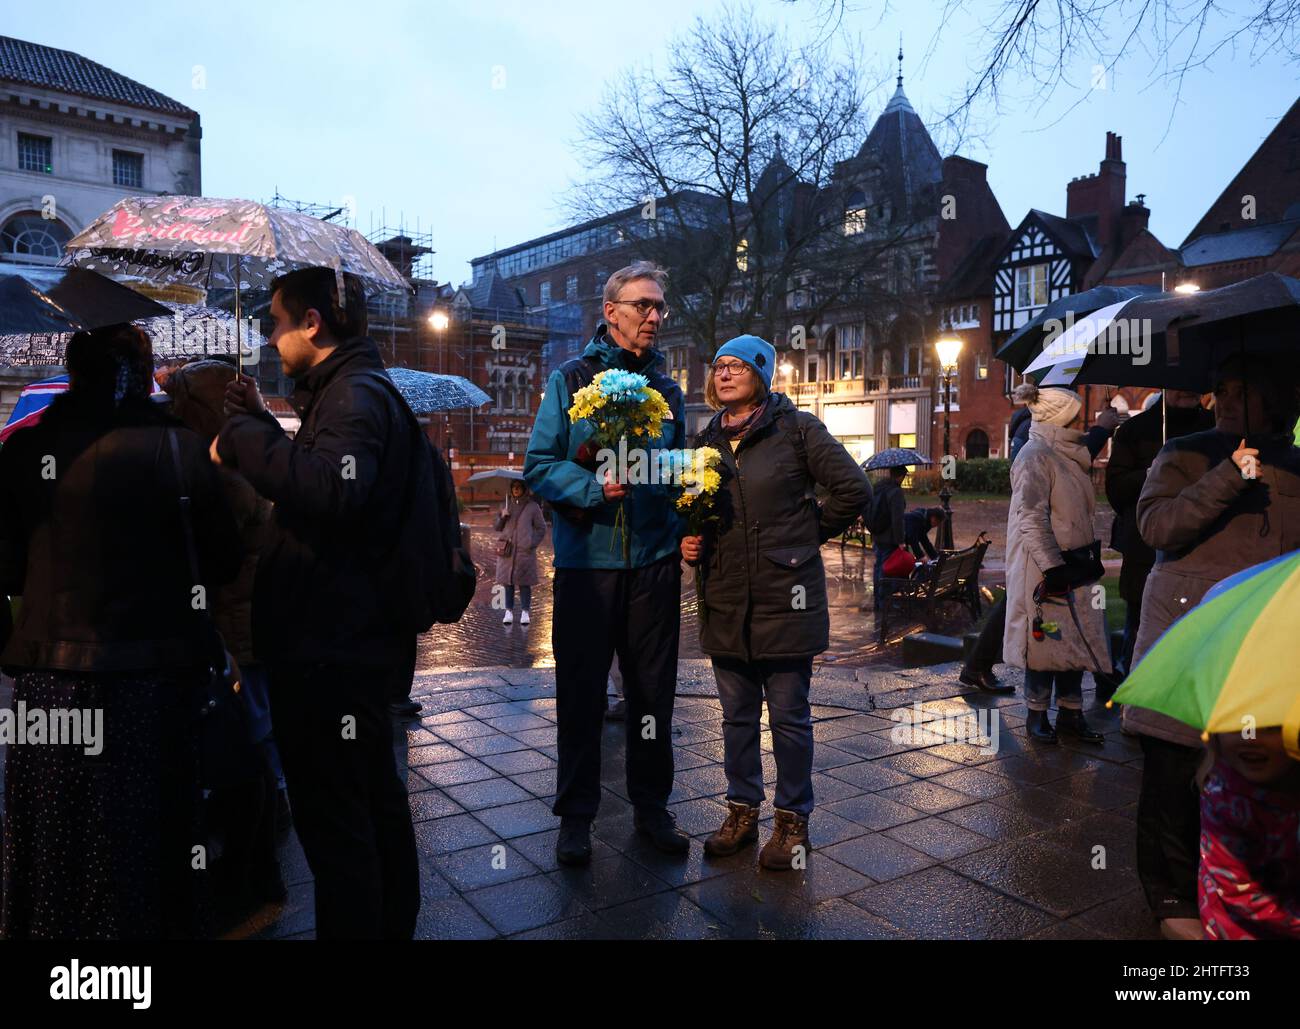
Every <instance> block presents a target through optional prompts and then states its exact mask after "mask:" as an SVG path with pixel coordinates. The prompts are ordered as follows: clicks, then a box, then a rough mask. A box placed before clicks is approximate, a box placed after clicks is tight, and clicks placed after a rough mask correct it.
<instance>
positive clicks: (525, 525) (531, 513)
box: [493, 479, 546, 625]
mask: <svg viewBox="0 0 1300 1029" xmlns="http://www.w3.org/2000/svg"><path fill="white" fill-rule="evenodd" d="M493 528H494V529H496V531H497V532H498V533H499V534H500V535H499V536H498V537H497V546H496V554H497V574H496V580H497V585H498V586H504V587H505V590H506V596H505V601H506V613H505V617H504V618H502V619H501V621H502V623H503V624H505V625H509V624H510V623H511V622H513V621H514V619H515V614H514V607H515V588H516V587H518V588H519V605H520V609H519V624H520V625H527V624H528V623H529V621H530V619H531V616H530V614H529V611H530V610H531V609H532V606H533V587H534V586H536V585H537V583H538V579H539V576H538V573H537V548H538V547H540V546H541V545H542V542H543V541H544V540H545V539H546V519H545V518H543V517H542V509H541V506H540V505H539V504H538V503H537V501H536V500H534V499H533V497H532V494H531V493H530V492H529V490H528V485H527V483H525V482H524V481H523V480H522V479H519V480H517V481H515V482H512V483H511V484H510V495H509V496H508V497H507V498H506V502H505V504H503V505H502V507H501V510H500V512H499V513H498V514H497V517H496V521H495V522H494V523H493Z"/></svg>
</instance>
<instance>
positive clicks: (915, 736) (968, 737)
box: [889, 700, 1002, 754]
mask: <svg viewBox="0 0 1300 1029" xmlns="http://www.w3.org/2000/svg"><path fill="white" fill-rule="evenodd" d="M889 717H890V718H892V719H893V720H894V721H895V722H898V723H899V724H898V725H896V726H894V727H893V728H892V729H890V730H889V739H890V740H891V741H892V742H894V743H897V744H900V745H901V746H905V747H929V746H932V745H933V744H934V742H935V737H942V738H943V739H945V740H946V741H947V742H949V743H969V744H972V745H975V746H978V747H979V748H980V753H981V754H996V753H997V752H998V739H999V738H1000V736H1001V725H1002V719H1001V716H1000V715H999V714H998V711H997V709H996V708H980V709H979V710H977V711H966V712H964V713H961V714H938V715H936V714H934V713H933V712H931V711H926V710H925V709H924V708H923V707H922V706H921V701H919V700H917V701H914V702H913V704H912V708H911V710H909V709H908V708H905V707H900V708H896V709H895V710H894V711H893V712H892V713H891V714H890V716H889Z"/></svg>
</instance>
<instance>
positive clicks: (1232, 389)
mask: <svg viewBox="0 0 1300 1029" xmlns="http://www.w3.org/2000/svg"><path fill="white" fill-rule="evenodd" d="M1298 415H1300V388H1298V387H1297V375H1296V372H1295V370H1294V366H1291V365H1288V364H1286V363H1283V362H1278V363H1276V364H1275V363H1272V362H1265V361H1261V360H1256V359H1254V358H1247V359H1246V360H1244V361H1242V360H1240V359H1235V358H1234V359H1233V360H1232V361H1229V362H1228V363H1226V364H1225V365H1224V366H1223V367H1222V368H1221V369H1220V370H1219V372H1218V374H1217V380H1216V384H1215V388H1214V420H1215V427H1214V428H1213V429H1212V430H1210V431H1208V432H1195V433H1192V434H1190V435H1187V436H1182V437H1180V438H1179V439H1175V440H1171V441H1170V442H1168V443H1166V444H1165V445H1164V446H1163V447H1162V448H1161V449H1160V453H1159V454H1158V455H1157V457H1156V459H1155V462H1154V463H1153V464H1152V465H1151V470H1150V472H1148V473H1147V478H1146V482H1145V484H1144V485H1143V487H1142V493H1141V495H1140V497H1139V498H1138V503H1137V528H1138V532H1140V533H1141V535H1142V539H1143V540H1145V541H1146V543H1147V544H1148V545H1149V546H1151V547H1153V548H1155V551H1156V564H1155V567H1154V568H1153V569H1152V571H1151V574H1150V575H1149V576H1147V581H1146V587H1145V588H1144V589H1143V591H1142V617H1141V622H1140V626H1139V629H1138V636H1137V642H1136V643H1135V644H1134V647H1133V665H1134V667H1135V668H1136V667H1137V666H1138V665H1139V664H1141V662H1142V658H1143V657H1144V656H1145V655H1146V653H1147V651H1148V650H1150V649H1151V648H1152V647H1153V646H1154V645H1155V643H1156V641H1157V640H1158V639H1159V638H1160V637H1161V635H1163V633H1164V632H1165V630H1166V629H1168V628H1169V626H1170V625H1172V624H1173V623H1174V622H1175V621H1177V620H1178V619H1179V618H1180V617H1182V615H1184V614H1185V613H1186V612H1188V611H1190V610H1191V609H1192V608H1194V607H1195V606H1196V605H1197V604H1198V603H1200V601H1201V598H1202V597H1203V596H1204V595H1205V593H1206V591H1208V590H1209V589H1210V587H1211V586H1213V585H1214V584H1215V583H1217V582H1219V581H1221V580H1223V579H1225V578H1227V577H1228V576H1230V575H1233V574H1234V573H1236V572H1239V571H1241V570H1242V569H1244V568H1249V567H1250V566H1251V565H1255V564H1260V563H1262V562H1264V561H1268V560H1271V559H1272V558H1275V557H1278V556H1280V555H1282V554H1287V553H1290V552H1291V551H1294V550H1296V549H1298V548H1300V448H1297V447H1296V446H1295V444H1294V441H1293V437H1292V429H1293V426H1294V425H1295V422H1296V417H1297V416H1298ZM1124 729H1125V731H1127V732H1129V733H1136V734H1138V735H1140V736H1141V742H1142V788H1141V792H1140V794H1139V796H1138V811H1137V833H1138V836H1137V871H1138V879H1139V880H1140V881H1141V883H1142V888H1143V891H1144V892H1145V894H1146V898H1147V903H1148V904H1149V905H1150V907H1151V910H1152V912H1153V913H1154V914H1155V915H1156V916H1157V917H1158V918H1160V919H1161V931H1162V932H1163V933H1164V935H1166V936H1170V937H1174V938H1180V937H1182V936H1184V935H1192V936H1195V935H1198V934H1199V932H1200V920H1199V913H1198V910H1197V897H1196V870H1197V865H1198V860H1199V848H1200V835H1201V823H1200V817H1201V816H1200V804H1199V802H1198V799H1197V789H1196V783H1195V779H1196V773H1197V768H1198V765H1199V764H1200V760H1201V754H1202V750H1201V746H1200V743H1201V740H1200V734H1199V733H1198V732H1197V731H1196V730H1195V729H1193V728H1191V727H1189V726H1187V725H1184V724H1183V723H1182V722H1179V721H1176V720H1174V719H1173V718H1170V717H1168V716H1166V715H1163V714H1161V713H1160V712H1158V711H1152V710H1149V709H1147V708H1140V707H1134V706H1132V705H1125V707H1124Z"/></svg>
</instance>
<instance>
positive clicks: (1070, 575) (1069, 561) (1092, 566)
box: [1061, 540, 1106, 590]
mask: <svg viewBox="0 0 1300 1029" xmlns="http://www.w3.org/2000/svg"><path fill="white" fill-rule="evenodd" d="M1061 562H1062V564H1064V565H1065V574H1066V581H1067V582H1069V584H1070V589H1072V590H1073V589H1078V587H1080V586H1091V585H1092V584H1093V583H1094V582H1100V581H1101V579H1102V578H1103V577H1104V576H1105V574H1106V566H1105V565H1103V564H1102V563H1101V541H1100V540H1093V541H1092V542H1091V543H1089V544H1088V545H1087V546H1084V547H1074V548H1073V549H1071V550H1062V551H1061Z"/></svg>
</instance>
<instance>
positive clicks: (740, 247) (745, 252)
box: [736, 239, 749, 272]
mask: <svg viewBox="0 0 1300 1029" xmlns="http://www.w3.org/2000/svg"><path fill="white" fill-rule="evenodd" d="M736 269H737V270H738V271H742V272H747V271H749V240H747V239H742V240H741V241H740V242H739V243H737V244H736Z"/></svg>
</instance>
